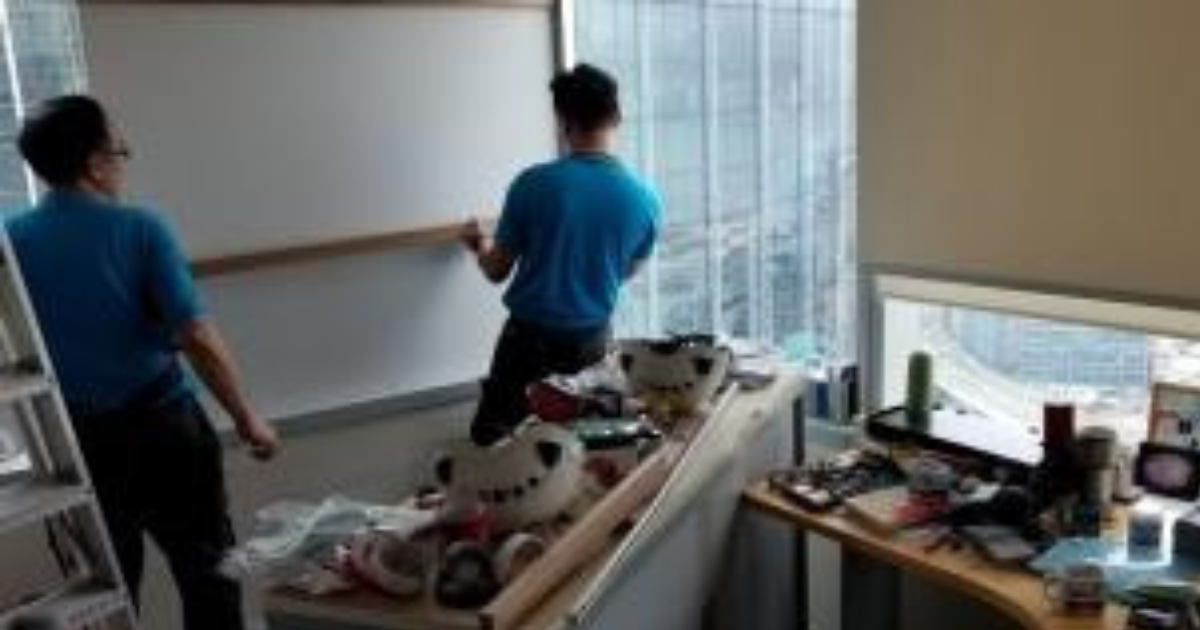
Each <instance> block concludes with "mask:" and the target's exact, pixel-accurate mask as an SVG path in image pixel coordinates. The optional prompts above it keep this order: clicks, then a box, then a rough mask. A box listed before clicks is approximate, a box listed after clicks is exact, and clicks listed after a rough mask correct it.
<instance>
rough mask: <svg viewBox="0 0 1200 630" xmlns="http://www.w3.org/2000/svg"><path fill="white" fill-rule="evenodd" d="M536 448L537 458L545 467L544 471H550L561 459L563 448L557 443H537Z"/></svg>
mask: <svg viewBox="0 0 1200 630" xmlns="http://www.w3.org/2000/svg"><path fill="white" fill-rule="evenodd" d="M535 448H537V453H538V458H539V459H541V460H542V464H543V465H545V466H546V470H550V469H552V468H554V467H555V466H557V465H558V462H559V460H561V459H562V454H563V447H562V444H559V443H557V442H544V441H543V442H538V443H537V444H536V445H535Z"/></svg>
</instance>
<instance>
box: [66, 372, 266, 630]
mask: <svg viewBox="0 0 1200 630" xmlns="http://www.w3.org/2000/svg"><path fill="white" fill-rule="evenodd" d="M72 417H73V418H74V420H75V423H74V424H75V429H76V434H77V435H78V437H79V442H80V446H81V447H82V449H83V454H84V459H85V460H86V461H87V464H88V468H89V469H90V471H91V474H92V482H93V484H94V485H95V487H96V494H97V496H98V498H99V500H100V507H101V509H102V511H103V512H104V520H105V522H106V524H107V526H108V530H109V535H110V536H111V537H112V541H113V546H114V547H115V548H116V552H117V558H118V561H119V562H120V565H121V572H122V574H123V575H124V577H125V581H126V583H127V584H128V586H129V590H130V593H131V594H132V595H133V598H134V601H135V603H136V602H137V601H138V591H139V586H140V583H141V578H142V564H143V552H144V542H143V534H149V536H150V537H151V538H152V539H153V540H154V542H155V543H156V544H157V545H158V547H159V549H161V550H162V552H163V554H164V555H165V556H166V558H167V563H168V565H169V566H170V569H171V573H172V575H173V576H174V578H175V584H176V587H177V588H178V590H179V595H180V599H181V600H182V602H183V616H184V628H186V629H187V630H242V628H243V627H244V621H243V617H242V596H241V588H240V586H239V585H238V583H237V582H236V581H234V580H231V579H229V578H227V577H225V576H224V575H222V574H220V573H219V572H218V566H219V563H220V562H221V560H222V558H223V557H224V555H225V552H226V551H227V550H228V549H229V548H230V547H232V546H233V544H234V536H233V528H232V526H231V524H230V521H229V516H228V498H227V496H226V493H225V481H224V472H223V470H222V465H221V444H220V441H219V440H218V438H217V435H216V432H215V431H214V430H213V427H212V424H211V422H210V421H209V419H208V416H207V414H206V413H205V411H204V409H203V408H202V407H201V406H200V404H199V403H198V402H197V401H196V399H195V397H194V396H192V395H191V394H187V395H183V396H179V397H176V398H175V399H174V400H172V401H170V402H167V403H165V404H153V405H148V404H137V403H135V404H132V405H126V406H125V407H123V408H122V409H121V410H119V411H115V412H107V413H104V414H101V415H91V416H89V415H76V414H72Z"/></svg>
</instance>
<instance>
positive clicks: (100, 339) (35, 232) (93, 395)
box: [8, 190, 204, 413]
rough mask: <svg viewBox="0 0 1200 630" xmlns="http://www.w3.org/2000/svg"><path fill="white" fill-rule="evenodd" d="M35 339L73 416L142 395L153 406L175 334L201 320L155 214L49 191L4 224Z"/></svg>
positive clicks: (171, 367) (173, 246)
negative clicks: (33, 318)
mask: <svg viewBox="0 0 1200 630" xmlns="http://www.w3.org/2000/svg"><path fill="white" fill-rule="evenodd" d="M8 233H9V236H10V237H11V240H12V244H13V247H14V249H15V250H16V253H17V258H18V261H19V262H20V265H21V271H22V273H23V275H24V277H25V284H26V287H27V288H28V291H29V295H30V298H31V300H32V302H33V307H34V310H35V311H36V312H37V316H38V320H39V323H40V325H41V329H42V335H43V337H44V338H45V340H46V345H47V346H48V349H49V351H50V355H51V358H52V359H53V361H54V366H55V371H56V372H57V373H58V378H59V382H60V384H61V386H62V390H63V396H64V398H66V400H67V403H68V404H69V405H70V406H71V408H72V410H73V411H77V412H78V411H83V412H86V413H102V412H105V411H111V410H114V409H116V408H118V407H120V406H122V405H124V404H127V403H129V402H132V400H133V398H134V397H136V396H138V395H139V394H141V393H142V392H144V391H145V390H146V388H148V387H151V384H154V387H153V389H154V390H155V391H156V393H157V394H158V395H159V396H161V397H164V398H165V397H168V396H171V395H172V394H176V393H181V392H183V391H186V390H187V389H188V388H189V385H188V384H187V382H186V381H185V380H184V379H182V378H179V379H176V380H177V382H174V383H170V384H168V386H167V387H166V388H163V386H162V379H163V376H164V375H166V374H169V373H171V372H172V371H175V369H176V368H177V365H176V363H175V361H176V358H175V352H176V347H175V343H174V338H175V335H176V334H177V333H178V332H179V331H180V330H181V329H182V327H183V326H184V325H185V324H187V323H188V322H191V321H193V320H195V319H197V318H199V317H201V316H202V315H203V313H204V309H203V307H202V305H201V303H200V300H199V298H198V296H197V293H196V290H195V288H194V286H193V282H192V276H191V270H190V268H189V266H188V262H187V259H186V258H185V257H184V255H183V252H182V251H181V249H180V247H179V244H178V242H177V241H176V240H175V238H174V236H173V235H172V234H171V232H170V230H169V229H168V228H167V226H166V225H165V224H164V223H163V222H162V220H160V219H159V218H157V217H156V216H155V215H154V214H152V213H150V212H147V211H145V210H140V209H136V208H130V207H126V206H122V205H118V204H115V203H111V202H108V201H104V200H102V199H100V198H98V197H93V196H91V195H86V194H83V193H78V192H72V191H63V190H54V191H51V192H49V193H47V194H46V195H45V196H44V197H43V198H42V200H41V202H40V203H38V204H37V206H35V207H34V209H32V210H30V211H28V212H26V213H24V214H21V215H18V216H16V217H14V218H12V219H11V220H9V221H8Z"/></svg>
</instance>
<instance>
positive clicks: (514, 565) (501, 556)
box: [495, 532, 546, 584]
mask: <svg viewBox="0 0 1200 630" xmlns="http://www.w3.org/2000/svg"><path fill="white" fill-rule="evenodd" d="M545 551H546V541H544V540H542V539H541V538H539V537H537V536H534V535H533V534H526V533H524V532H517V533H515V534H513V535H512V536H509V537H508V538H506V539H505V540H504V544H502V545H500V549H499V550H498V551H497V552H496V557H495V567H496V577H497V578H498V579H499V580H500V583H501V584H508V583H510V582H512V581H513V580H514V579H516V578H517V576H519V575H521V573H522V572H524V571H525V569H527V568H529V565H531V564H533V563H534V562H536V561H537V559H538V558H540V557H542V554H543V553H545Z"/></svg>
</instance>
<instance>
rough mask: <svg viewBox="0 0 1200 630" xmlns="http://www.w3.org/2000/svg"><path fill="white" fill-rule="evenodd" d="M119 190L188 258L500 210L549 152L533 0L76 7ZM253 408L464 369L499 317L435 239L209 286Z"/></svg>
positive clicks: (402, 389) (546, 29)
mask: <svg viewBox="0 0 1200 630" xmlns="http://www.w3.org/2000/svg"><path fill="white" fill-rule="evenodd" d="M83 9H84V11H83V25H84V35H85V40H86V43H85V45H86V50H87V61H88V65H89V71H90V79H91V84H92V87H93V90H94V91H95V92H96V93H98V94H99V95H100V96H101V97H102V98H104V100H106V101H107V102H108V103H109V104H110V105H111V106H112V108H113V111H114V114H115V117H116V118H117V120H118V122H119V124H120V125H121V127H122V128H123V130H124V131H125V133H126V134H127V136H128V138H129V141H130V143H131V145H132V146H133V147H134V151H135V160H134V162H133V163H132V164H131V177H132V186H131V187H132V189H133V195H132V197H133V198H134V200H135V201H141V202H145V203H149V204H151V205H153V206H157V207H159V208H161V209H162V211H163V212H164V213H165V214H166V215H167V216H168V217H169V218H170V219H171V221H172V222H173V224H174V225H175V227H176V228H177V230H178V231H179V233H180V234H181V237H182V239H183V241H184V243H185V244H186V246H187V248H188V250H189V254H191V255H192V256H194V257H207V256H213V255H224V254H231V253H242V252H247V251H255V250H258V249H262V248H272V247H279V246H290V245H296V244H305V243H312V242H321V241H325V240H329V239H337V238H344V237H354V236H362V235H370V234H373V233H380V232H389V231H394V230H397V229H406V228H413V227H423V226H429V225H437V224H445V223H449V222H454V221H459V220H463V219H465V218H466V217H467V216H469V215H471V214H482V215H489V214H495V213H497V212H498V211H499V208H500V205H501V203H502V200H503V196H504V193H505V188H506V186H507V183H508V181H509V179H510V178H511V177H513V176H514V175H515V174H516V172H517V171H519V170H520V169H521V168H522V167H524V166H526V165H528V164H531V163H533V162H537V161H542V160H546V159H550V158H552V157H553V156H554V154H555V151H556V145H555V136H554V123H553V114H552V110H551V105H550V99H549V92H548V90H547V83H548V81H549V79H550V76H551V74H552V72H553V70H554V58H555V55H554V37H553V31H554V27H553V24H554V19H555V17H554V14H553V7H552V6H551V3H550V2H491V3H489V2H474V3H451V2H447V3H436V2H424V3H407V2H387V3H333V2H330V3H305V2H300V3H263V4H253V3H234V4H230V3H169V2H163V3H153V2H151V3H147V2H130V3H119V2H117V3H114V2H104V3H96V4H85V5H84V7H83ZM204 285H205V286H204V288H205V289H206V293H207V294H208V297H209V302H210V303H211V305H212V310H213V311H214V313H215V314H216V316H217V318H218V320H219V322H220V323H221V324H222V325H223V326H224V328H225V329H226V330H227V332H228V334H229V336H230V337H231V338H232V340H233V342H234V344H235V346H236V348H237V350H238V353H239V355H240V357H241V358H242V361H243V363H244V364H245V367H246V372H247V374H248V377H249V381H250V386H251V390H252V393H253V395H254V397H255V399H256V401H257V402H258V403H259V404H260V406H261V407H262V408H263V411H264V412H265V413H267V415H270V416H283V415H289V414H295V413H303V412H311V411H317V410H323V409H329V408H336V407H339V406H342V405H345V404H348V403H358V402H363V401H370V400H374V399H378V398H381V397H387V396H391V395H395V394H401V393H406V392H412V391H416V390H422V389H426V388H431V387H438V386H442V385H447V384H457V383H463V382H467V381H470V380H473V379H474V378H476V377H477V376H478V375H480V374H482V373H483V372H484V371H485V370H486V368H487V361H488V358H489V355H490V352H491V346H492V342H493V340H494V334H495V332H496V330H497V329H498V327H499V324H500V322H501V320H502V318H503V316H504V313H503V310H502V308H501V306H500V296H499V292H498V290H496V289H495V288H493V287H491V286H489V285H487V284H486V283H485V282H484V281H483V280H481V279H480V277H479V274H478V273H477V272H476V270H475V269H474V268H473V263H472V261H471V260H470V259H469V258H468V257H467V256H465V255H464V254H463V253H462V252H461V251H460V250H459V249H458V248H456V247H453V246H450V245H435V246H429V247H421V248H414V249H408V250H398V251H395V252H387V253H377V254H371V255H363V256H358V257H350V258H342V259H338V260H332V261H316V262H310V263H305V264H303V265H297V266H294V267H290V268H278V269H271V270H263V271H254V272H250V273H247V274H244V275H236V276H228V277H219V278H215V279H211V280H208V281H206V282H205V283H204Z"/></svg>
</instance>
